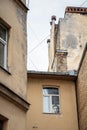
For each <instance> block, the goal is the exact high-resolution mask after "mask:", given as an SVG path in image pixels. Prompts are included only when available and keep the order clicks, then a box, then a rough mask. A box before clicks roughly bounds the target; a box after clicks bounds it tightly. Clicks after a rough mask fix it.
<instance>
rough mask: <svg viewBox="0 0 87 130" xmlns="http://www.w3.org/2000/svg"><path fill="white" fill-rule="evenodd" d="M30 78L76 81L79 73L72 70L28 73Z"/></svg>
mask: <svg viewBox="0 0 87 130" xmlns="http://www.w3.org/2000/svg"><path fill="white" fill-rule="evenodd" d="M27 77H28V78H41V79H43V78H44V79H45V78H46V79H60V80H61V79H64V80H76V79H77V73H76V72H75V71H74V70H72V71H68V72H62V73H61V72H44V71H28V72H27Z"/></svg>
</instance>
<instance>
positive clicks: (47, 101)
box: [43, 96, 50, 112]
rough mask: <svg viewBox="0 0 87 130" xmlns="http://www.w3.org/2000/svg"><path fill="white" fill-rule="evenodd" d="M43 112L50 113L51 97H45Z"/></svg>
mask: <svg viewBox="0 0 87 130" xmlns="http://www.w3.org/2000/svg"><path fill="white" fill-rule="evenodd" d="M43 110H44V112H50V97H46V96H44V97H43Z"/></svg>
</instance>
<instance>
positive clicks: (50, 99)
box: [43, 87, 60, 113]
mask: <svg viewBox="0 0 87 130" xmlns="http://www.w3.org/2000/svg"><path fill="white" fill-rule="evenodd" d="M43 112H44V113H59V112H60V101H59V88H54V87H44V88H43Z"/></svg>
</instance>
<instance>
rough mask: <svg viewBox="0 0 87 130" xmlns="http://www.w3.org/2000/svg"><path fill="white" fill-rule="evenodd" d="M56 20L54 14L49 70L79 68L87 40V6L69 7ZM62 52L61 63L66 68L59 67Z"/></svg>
mask: <svg viewBox="0 0 87 130" xmlns="http://www.w3.org/2000/svg"><path fill="white" fill-rule="evenodd" d="M55 20H56V17H55V16H52V19H51V23H50V24H51V34H50V43H49V71H54V72H58V71H66V68H67V70H73V69H74V70H77V69H78V65H79V62H80V59H81V56H82V53H83V50H84V46H85V44H86V42H87V8H83V7H67V8H66V10H65V15H64V18H60V19H59V21H58V24H56V23H55ZM66 52H67V56H66ZM61 54H62V60H61V64H62V62H63V63H64V69H63V68H60V67H59V66H61V64H60V62H59V61H58V60H59V55H61ZM66 61H67V62H66ZM59 64H60V65H59ZM65 66H66V67H65Z"/></svg>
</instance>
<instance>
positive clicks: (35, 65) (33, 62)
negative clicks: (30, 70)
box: [29, 58, 38, 70]
mask: <svg viewBox="0 0 87 130" xmlns="http://www.w3.org/2000/svg"><path fill="white" fill-rule="evenodd" d="M29 60H30V61H31V63H32V65H33V66H34V67H35V69H36V70H38V68H37V66H36V65H35V64H34V62H33V61H32V60H31V59H30V58H29Z"/></svg>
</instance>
